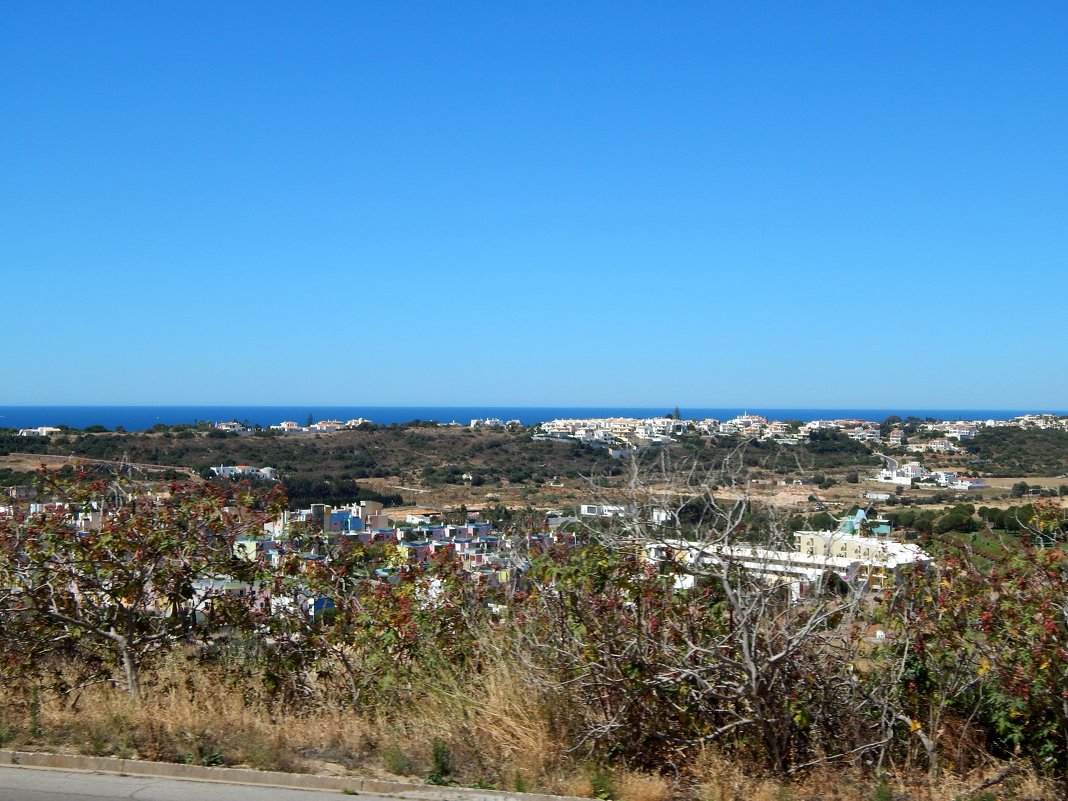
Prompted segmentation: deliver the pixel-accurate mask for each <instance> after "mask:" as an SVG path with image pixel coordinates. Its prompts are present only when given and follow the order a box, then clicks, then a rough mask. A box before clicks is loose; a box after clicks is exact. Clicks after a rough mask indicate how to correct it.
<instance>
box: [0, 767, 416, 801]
mask: <svg viewBox="0 0 1068 801" xmlns="http://www.w3.org/2000/svg"><path fill="white" fill-rule="evenodd" d="M341 796H342V794H341V793H337V792H327V791H324V790H288V789H280V788H275V787H256V786H252V785H247V784H229V783H227V784H222V783H219V782H199V781H189V780H179V779H156V778H151V777H139V776H117V775H113V774H106V773H81V772H75V771H64V770H43V769H40V768H11V767H0V799H3V801H87V800H88V801H323V799H326V798H330V797H335V798H340V797H341ZM360 798H361V799H362V801H387V799H388V801H396V799H395V798H389V797H388V796H379V795H371V794H365V793H360Z"/></svg>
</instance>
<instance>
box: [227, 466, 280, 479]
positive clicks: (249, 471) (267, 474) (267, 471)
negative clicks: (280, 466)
mask: <svg viewBox="0 0 1068 801" xmlns="http://www.w3.org/2000/svg"><path fill="white" fill-rule="evenodd" d="M211 472H212V473H214V474H215V475H217V476H219V477H220V478H238V479H240V478H256V479H263V480H268V481H277V480H278V471H277V470H275V469H274V468H273V467H251V466H250V465H247V464H235V465H219V466H218V467H213V468H211Z"/></svg>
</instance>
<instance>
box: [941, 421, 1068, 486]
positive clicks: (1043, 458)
mask: <svg viewBox="0 0 1068 801" xmlns="http://www.w3.org/2000/svg"><path fill="white" fill-rule="evenodd" d="M961 444H962V445H963V446H964V448H965V450H966V451H967V454H968V461H967V464H968V466H969V467H973V468H975V469H978V470H982V471H984V472H985V473H988V474H989V475H993V476H1035V475H1040V476H1051V475H1064V474H1066V473H1068V431H1061V430H1060V429H1024V428H1014V427H1005V428H984V429H982V430H981V431H980V432H979V433H978V435H976V437H975V438H974V439H970V440H965V441H964V442H963V443H961Z"/></svg>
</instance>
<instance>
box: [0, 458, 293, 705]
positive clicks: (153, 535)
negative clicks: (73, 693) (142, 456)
mask: <svg viewBox="0 0 1068 801" xmlns="http://www.w3.org/2000/svg"><path fill="white" fill-rule="evenodd" d="M41 482H42V485H43V489H44V491H45V492H46V494H47V495H48V496H49V497H50V498H51V499H52V503H51V504H50V505H49V506H48V507H47V509H46V511H42V512H36V513H33V514H25V513H19V514H16V515H13V516H11V517H8V518H5V519H4V520H3V521H2V522H0V628H2V629H3V631H4V637H3V638H2V645H0V647H2V648H3V649H4V651H6V652H7V653H8V654H17V655H19V656H21V658H24V659H29V660H31V661H32V660H34V659H35V658H37V657H39V656H45V655H46V651H47V652H48V653H52V654H54V653H57V652H65V653H69V654H71V655H74V656H77V657H78V658H80V659H83V660H85V661H86V662H87V663H91V664H96V665H98V666H99V667H100V669H101V670H103V671H110V670H118V671H120V672H121V675H122V676H123V679H124V682H125V686H126V688H127V690H128V692H129V693H130V695H132V696H135V697H136V696H137V695H138V693H139V675H140V672H141V670H142V669H143V668H144V667H145V666H146V665H148V664H151V663H152V662H153V660H154V659H156V658H157V657H158V656H160V655H161V654H163V653H165V652H166V651H168V650H169V649H170V648H172V647H173V646H174V645H175V643H177V642H178V641H179V640H180V639H181V638H182V637H185V636H188V635H189V634H190V633H191V632H192V631H193V630H194V629H195V628H196V626H197V621H198V620H201V621H206V622H207V623H208V624H209V625H216V624H219V623H221V622H223V621H229V622H234V621H236V620H237V618H239V617H240V616H241V613H242V609H243V606H244V605H245V604H246V603H247V601H248V599H249V598H251V593H243V594H242V595H243V597H235V595H234V594H233V593H232V592H231V590H232V587H230V586H227V582H229V581H230V580H235V581H241V580H247V581H249V582H251V581H254V577H253V576H252V575H251V573H249V572H248V569H247V568H248V563H246V562H242V560H239V559H237V558H235V556H234V553H233V543H234V540H235V539H236V538H238V537H240V536H242V535H247V534H253V533H257V532H259V531H260V530H261V529H262V523H263V522H264V520H265V519H266V518H267V517H269V516H271V515H272V514H274V513H275V512H277V511H279V510H280V509H281V508H282V505H283V504H284V499H282V498H280V497H278V496H275V497H271V498H269V499H267V500H266V502H265V501H264V499H262V498H259V499H257V498H255V497H253V496H252V495H251V494H248V493H247V492H243V491H242V492H238V493H237V494H236V495H235V496H234V497H227V496H226V495H225V494H224V493H223V492H222V491H220V490H219V489H218V488H217V487H215V486H213V485H209V484H174V485H172V486H171V487H170V488H169V491H168V492H167V493H165V494H149V493H147V492H145V491H143V490H141V489H139V488H138V487H136V486H133V485H122V484H119V483H117V482H110V483H109V482H107V481H92V482H89V481H86V480H84V479H78V478H76V479H73V480H67V479H65V478H63V477H62V476H60V475H59V474H55V473H43V474H42V475H41ZM256 507H259V510H258V511H257V509H256ZM93 512H95V513H98V514H99V518H96V519H92V518H94V517H95V515H94V514H89V517H90V518H91V524H90V525H89V526H87V527H81V526H78V525H74V524H73V519H74V517H75V516H76V515H77V514H79V513H93Z"/></svg>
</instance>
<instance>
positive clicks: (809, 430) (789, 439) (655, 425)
mask: <svg viewBox="0 0 1068 801" xmlns="http://www.w3.org/2000/svg"><path fill="white" fill-rule="evenodd" d="M916 423H917V428H918V430H919V431H920V432H921V433H922V434H924V435H940V437H938V438H933V437H931V436H926V437H925V438H924V441H922V442H916V443H912V444H908V445H907V447H908V448H909V449H910V450H913V451H918V452H922V451H925V450H930V451H936V452H938V451H940V452H952V451H954V450H955V449H956V448H957V446H956V445H954V444H953V442H951V440H955V441H956V442H958V443H959V442H960V441H961V440H968V439H972V438H974V437H975V435H976V434H977V433H978V432H979V431H980V430H982V429H985V428H1020V429H1056V430H1061V431H1068V417H1058V416H1056V415H1053V414H1025V415H1020V416H1017V417H1012V418H1009V419H1007V420H998V419H986V420H952V421H950V420H946V421H941V420H938V421H916ZM882 429H883V426H882V425H881V424H880V423H877V422H874V421H872V420H854V419H838V420H810V421H807V422H797V421H795V422H789V421H785V420H772V419H769V418H767V417H764V416H761V415H755V414H749V413H748V412H746V413H744V414H741V415H738V416H737V417H732V418H731V419H729V420H722V421H721V420H715V419H712V418H706V419H703V420H682V419H679V418H676V417H654V418H647V419H637V418H627V417H607V418H584V419H559V420H550V421H547V422H545V423H541V424H540V425H539V426H538V435H537V436H540V437H544V438H562V439H575V440H578V441H580V442H586V443H596V444H603V445H605V446H606V447H608V446H630V445H635V444H640V443H643V442H644V443H655V442H669V441H671V440H672V438H673V437H676V436H679V435H683V434H687V433H697V434H702V435H705V436H724V437H727V436H742V437H745V438H747V439H755V440H770V441H774V442H777V443H780V444H783V445H796V444H798V442H800V441H801V438H803V437H807V436H811V435H812V434H813V433H816V432H821V431H835V432H838V433H841V434H843V435H845V436H846V437H848V438H849V439H852V440H855V441H857V442H863V443H867V444H872V445H886V446H890V447H905V446H906V444H907V443H906V432H905V430H904V429H903V428H899V427H894V428H892V429H890V430H889V431H888V432H886V433H885V434H884V433H883V430H882Z"/></svg>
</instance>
